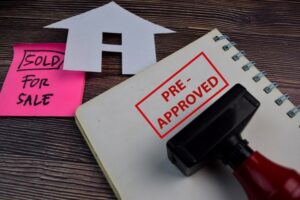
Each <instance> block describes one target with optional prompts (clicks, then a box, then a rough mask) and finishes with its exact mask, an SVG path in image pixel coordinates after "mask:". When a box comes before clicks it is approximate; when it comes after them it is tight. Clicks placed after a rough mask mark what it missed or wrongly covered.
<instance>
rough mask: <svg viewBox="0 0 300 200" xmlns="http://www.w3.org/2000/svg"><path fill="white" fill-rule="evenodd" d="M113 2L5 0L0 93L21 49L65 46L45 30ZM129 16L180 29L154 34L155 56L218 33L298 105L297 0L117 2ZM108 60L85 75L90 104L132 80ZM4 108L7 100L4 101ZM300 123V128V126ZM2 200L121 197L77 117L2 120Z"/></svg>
mask: <svg viewBox="0 0 300 200" xmlns="http://www.w3.org/2000/svg"><path fill="white" fill-rule="evenodd" d="M107 2H109V1H91V0H87V1H74V0H53V1H52V0H37V1H10V0H9V1H1V2H0V87H1V85H2V84H3V81H4V78H5V76H6V73H7V70H8V67H9V65H10V63H11V60H12V56H13V52H12V45H13V44H15V43H36V42H65V40H66V36H67V31H66V30H47V29H43V26H45V25H48V24H50V23H53V22H55V21H58V20H61V19H64V18H67V17H71V16H74V15H76V14H79V13H82V12H84V11H88V10H90V9H93V8H96V7H98V6H101V5H103V4H105V3H107ZM117 3H119V4H120V5H121V6H123V7H125V8H126V9H128V10H129V11H131V12H133V13H135V14H137V15H139V16H141V17H143V18H145V19H147V20H150V21H152V22H154V23H158V24H160V25H162V26H165V27H167V28H170V29H173V30H175V31H177V33H175V34H169V35H158V36H156V46H157V57H158V59H162V58H164V57H165V56H167V55H169V54H170V53H172V52H174V51H176V50H177V49H180V48H181V47H183V46H184V45H186V44H188V43H190V42H192V41H193V40H195V39H197V38H198V37H200V36H202V35H203V34H205V33H206V32H208V31H209V30H211V29H212V28H215V27H217V28H219V29H220V30H221V31H222V32H224V33H226V34H228V35H230V37H231V39H232V40H233V41H236V42H237V43H238V44H239V46H238V48H239V49H243V50H245V51H246V52H247V57H248V58H249V59H250V60H255V61H256V62H257V63H258V64H257V67H258V68H259V69H264V70H266V71H268V77H269V78H270V79H271V80H273V81H276V82H278V83H279V84H280V89H281V90H282V92H287V93H289V94H290V95H291V96H292V101H293V102H294V103H295V104H300V66H299V63H300V57H299V55H300V2H299V1H284V0H282V1H280V0H269V1H231V0H228V1H225V0H222V1H212V0H210V1H200V0H199V1H183V0H175V1H159V0H146V1H144V0H143V1H129V0H128V1H117ZM120 62H121V61H120V57H116V56H114V55H112V54H108V55H107V56H106V59H105V61H104V69H103V73H99V74H97V73H87V80H86V86H85V92H84V102H85V101H87V100H89V99H90V98H92V97H95V96H97V95H98V94H100V93H102V92H104V91H106V90H107V89H109V88H111V87H112V86H114V85H116V84H118V83H120V82H122V81H123V80H126V79H127V78H128V77H130V76H121V69H120ZM0 103H1V102H0ZM299 123H300V122H299ZM0 199H5V200H6V199H7V200H10V199H45V200H48V199H49V200H50V199H86V200H92V199H93V200H94V199H115V197H114V194H113V193H112V190H111V189H110V187H109V185H108V183H107V181H106V179H105V177H104V176H103V174H102V172H101V171H100V169H99V168H98V166H97V164H96V162H95V160H94V158H93V157H92V155H91V152H90V150H89V149H88V147H87V145H86V144H85V142H84V140H83V138H82V136H81V135H80V133H79V131H78V129H77V127H76V125H75V122H74V119H71V118H34V117H29V118H16V117H12V118H11V117H10V118H8V117H1V118H0Z"/></svg>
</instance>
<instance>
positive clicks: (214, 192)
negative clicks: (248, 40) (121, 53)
mask: <svg viewBox="0 0 300 200" xmlns="http://www.w3.org/2000/svg"><path fill="white" fill-rule="evenodd" d="M236 83H240V84H242V85H243V86H244V87H246V88H247V90H248V91H249V92H250V93H251V94H252V95H253V96H255V97H256V98H257V99H258V100H259V101H260V103H261V106H260V108H259V109H258V111H257V112H256V114H255V115H254V117H253V118H252V120H251V121H250V123H249V124H248V126H247V127H246V129H245V130H244V131H243V133H242V135H243V137H244V138H245V139H247V140H248V141H249V142H250V144H251V146H252V148H253V149H255V150H259V151H260V152H261V153H263V154H264V155H265V156H267V157H268V158H270V159H271V160H273V161H275V162H277V163H279V164H282V165H284V166H288V167H291V168H294V169H296V170H298V171H300V128H299V125H300V115H299V114H297V112H298V111H299V107H298V108H297V107H295V106H294V105H293V104H292V103H291V102H290V101H289V100H288V96H287V95H286V94H282V93H281V92H280V91H279V90H278V89H277V88H276V86H277V85H276V84H275V83H272V82H270V81H269V80H268V79H267V78H266V77H265V73H264V72H260V71H258V69H257V68H256V67H255V66H254V62H251V61H249V60H247V58H246V57H245V54H244V52H242V51H239V50H238V49H236V48H235V43H233V42H230V41H229V40H228V37H226V36H225V35H222V34H221V33H220V32H219V31H218V30H217V29H214V30H212V31H211V32H209V33H208V34H206V35H204V36H203V37H201V38H199V39H198V40H196V41H194V42H193V43H191V44H189V45H187V46H186V47H184V48H182V49H180V50H179V51H177V52H175V53H174V54H172V55H170V56H168V57H167V58H165V59H163V60H161V61H160V62H158V63H156V64H154V65H153V66H150V67H148V68H147V69H146V70H144V71H142V72H141V73H139V74H137V75H136V76H134V77H132V78H130V79H128V80H126V81H124V82H123V83H121V84H119V85H117V86H115V87H114V88H112V89H110V90H108V91H107V92H105V93H103V94H101V95H99V96H98V97H95V98H94V99H92V100H90V101H89V102H87V103H85V104H83V105H82V106H81V107H80V108H79V109H78V110H77V113H76V122H77V124H78V126H79V128H80V130H81V133H82V135H83V136H84V138H85V139H86V141H87V143H88V145H89V147H90V148H91V150H92V152H93V154H94V156H95V158H96V160H97V162H98V164H99V165H100V167H101V169H102V170H103V172H104V173H105V175H106V177H107V179H108V181H109V182H110V184H111V186H112V188H113V189H114V191H115V193H116V196H117V197H118V198H119V199H124V200H140V199H143V200H154V199H155V200H166V199H172V200H180V199H185V200H199V199H214V200H221V199H222V200H224V199H228V200H232V199H236V200H242V199H247V198H246V195H245V193H244V191H243V189H242V188H241V186H240V185H239V183H238V182H237V181H236V180H235V179H234V177H233V175H232V174H231V171H230V169H229V168H226V167H224V166H223V165H221V164H220V163H218V162H217V163H215V164H213V165H212V166H208V167H205V168H204V169H202V170H200V171H199V172H197V173H196V174H195V175H193V176H191V177H185V176H184V175H182V174H181V172H180V171H179V170H178V169H177V168H176V167H175V166H173V164H171V162H170V161H169V159H168V158H167V151H166V142H167V141H168V140H169V139H170V138H171V137H172V136H174V135H175V134H176V133H177V132H178V131H180V130H181V129H182V128H183V127H184V126H185V125H187V124H188V123H189V122H191V121H192V120H193V119H194V118H195V117H196V116H197V115H199V114H200V113H202V112H203V111H204V110H205V109H207V108H208V107H209V106H210V105H212V104H213V103H214V102H215V101H216V100H217V99H219V98H220V97H221V96H222V95H223V94H224V93H225V92H226V91H228V90H229V89H230V88H231V87H232V86H233V85H235V84H236ZM199 126H201V124H199Z"/></svg>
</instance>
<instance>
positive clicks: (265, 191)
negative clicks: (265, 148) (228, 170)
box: [234, 152, 300, 200]
mask: <svg viewBox="0 0 300 200" xmlns="http://www.w3.org/2000/svg"><path fill="white" fill-rule="evenodd" d="M234 175H235V177H236V178H237V179H238V180H239V182H240V183H241V185H242V186H243V188H244V189H245V191H246V193H247V195H248V198H249V200H300V175H299V174H298V173H297V172H296V171H295V170H292V169H289V168H286V167H283V166H280V165H278V164H275V163H274V162H272V161H270V160H268V159H267V158H265V157H264V156H263V155H261V154H260V153H259V152H254V153H253V154H252V155H251V156H250V157H249V158H248V159H247V160H246V161H244V162H243V163H242V164H241V166H239V167H238V168H237V169H236V170H235V172H234Z"/></svg>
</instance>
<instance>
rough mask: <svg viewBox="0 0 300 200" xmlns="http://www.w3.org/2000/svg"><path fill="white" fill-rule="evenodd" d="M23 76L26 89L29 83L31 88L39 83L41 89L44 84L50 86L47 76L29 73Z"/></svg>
mask: <svg viewBox="0 0 300 200" xmlns="http://www.w3.org/2000/svg"><path fill="white" fill-rule="evenodd" d="M22 78H23V79H22V82H23V89H25V88H26V86H27V85H29V87H31V88H33V87H35V86H36V85H38V88H39V89H41V88H42V87H44V86H45V87H48V86H50V85H49V82H48V79H47V78H35V75H34V74H28V75H26V76H23V77H22ZM27 83H28V84H27Z"/></svg>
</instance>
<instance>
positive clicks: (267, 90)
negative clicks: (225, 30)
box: [213, 35, 300, 127]
mask: <svg viewBox="0 0 300 200" xmlns="http://www.w3.org/2000/svg"><path fill="white" fill-rule="evenodd" d="M224 39H227V40H229V37H228V36H227V35H220V36H215V37H213V40H214V41H215V42H218V41H220V40H224ZM236 45H237V43H235V42H229V43H228V44H226V45H224V46H223V47H222V49H223V50H224V51H228V50H229V49H230V48H231V47H233V46H236ZM245 55H246V53H245V52H244V51H239V52H238V53H236V54H235V55H233V56H232V57H231V58H232V60H234V61H238V60H239V59H240V58H241V57H243V56H245ZM255 64H256V63H255V62H254V61H250V62H249V63H247V64H245V65H244V66H242V69H243V70H244V71H248V70H250V69H251V67H254V66H255ZM266 75H267V73H266V72H265V71H261V72H259V73H258V74H256V75H255V76H254V77H252V79H253V81H254V82H259V81H260V80H261V79H262V78H263V77H265V76H266ZM277 87H278V84H277V83H275V82H273V83H271V84H270V85H268V86H266V87H265V88H264V89H263V90H264V92H265V93H266V94H269V93H271V92H272V90H273V89H275V88H277ZM289 98H290V96H289V95H288V94H283V95H282V96H280V97H278V98H277V99H276V100H275V101H274V102H275V103H276V104H277V105H278V106H280V105H282V104H283V103H284V101H286V100H288V99H289ZM297 113H300V105H298V106H296V107H294V108H293V109H291V110H289V111H288V112H287V113H286V114H287V115H288V116H289V117H290V118H293V117H295V116H296V115H297ZM299 127H300V126H299Z"/></svg>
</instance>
